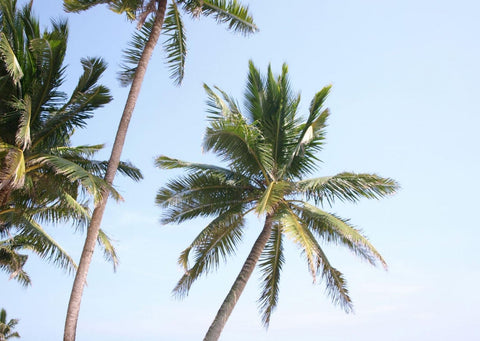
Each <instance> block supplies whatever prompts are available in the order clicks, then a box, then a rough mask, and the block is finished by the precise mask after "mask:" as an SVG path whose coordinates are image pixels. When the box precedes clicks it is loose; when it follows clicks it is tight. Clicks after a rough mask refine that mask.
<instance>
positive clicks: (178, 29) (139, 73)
mask: <svg viewBox="0 0 480 341" xmlns="http://www.w3.org/2000/svg"><path fill="white" fill-rule="evenodd" d="M99 4H107V5H108V6H109V8H110V9H111V10H113V11H115V12H118V13H125V14H126V15H127V17H128V18H129V19H131V20H135V19H136V20H137V23H138V25H137V27H138V28H140V31H139V32H138V33H137V34H135V35H134V38H133V40H132V43H131V45H130V48H128V49H127V50H126V51H125V64H124V66H123V70H122V72H121V73H120V80H121V82H122V84H123V85H129V84H130V92H129V94H128V98H127V101H126V103H125V108H124V111H123V114H122V117H121V119H120V123H119V127H118V130H117V135H116V137H115V141H114V144H113V147H112V153H111V156H110V160H109V164H108V168H107V171H106V175H105V180H106V181H107V182H108V183H109V184H111V183H112V182H113V179H114V177H115V173H116V171H117V168H118V164H119V160H120V155H121V153H122V149H123V146H124V144H125V137H126V134H127V130H128V125H129V123H130V119H131V117H132V114H133V110H134V108H135V104H136V101H137V98H138V95H139V93H140V87H141V85H142V82H143V78H144V76H145V73H146V71H147V66H148V62H149V60H150V57H151V56H152V53H153V50H154V49H155V46H156V45H157V42H158V39H159V37H160V33H161V32H162V29H163V30H164V34H166V35H167V39H166V40H165V48H166V52H167V61H168V64H169V65H170V67H171V70H172V77H173V78H174V80H175V82H176V83H177V84H180V83H181V81H182V79H183V75H184V65H185V57H186V51H187V49H186V38H185V30H184V25H183V19H182V15H181V12H182V11H183V12H185V13H186V14H189V15H192V16H194V17H199V16H211V17H213V18H214V19H215V20H216V21H217V22H218V23H225V24H227V25H228V28H229V29H231V30H233V31H236V32H241V33H244V34H247V33H251V32H255V31H256V29H257V27H256V26H255V24H254V23H253V19H252V18H251V16H250V14H249V12H248V8H247V7H244V6H242V5H241V4H239V3H238V2H237V0H171V1H168V0H64V7H65V9H66V10H67V11H70V12H79V11H83V10H87V9H89V8H90V7H92V6H95V5H99ZM167 5H168V6H167ZM167 7H168V8H167ZM106 205H107V197H106V196H105V197H104V199H103V200H102V201H101V202H100V203H98V204H97V205H96V207H95V210H94V212H93V215H92V220H91V222H90V225H89V228H88V230H87V237H86V240H85V245H84V249H83V251H82V256H81V259H80V264H79V268H78V271H77V273H76V276H75V280H74V283H73V287H72V293H71V296H70V301H69V304H68V310H67V316H66V321H65V334H64V341H73V340H75V333H76V326H77V321H78V314H79V312H80V304H81V299H82V293H83V288H84V286H85V283H86V280H87V274H88V268H89V266H90V262H91V259H92V255H93V251H94V248H95V240H96V238H97V234H98V231H99V228H100V224H101V221H102V217H103V212H104V211H105V207H106Z"/></svg>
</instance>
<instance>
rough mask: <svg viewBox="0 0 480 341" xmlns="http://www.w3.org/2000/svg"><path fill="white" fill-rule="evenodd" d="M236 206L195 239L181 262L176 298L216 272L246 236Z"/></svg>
mask: <svg viewBox="0 0 480 341" xmlns="http://www.w3.org/2000/svg"><path fill="white" fill-rule="evenodd" d="M239 209H240V206H237V208H236V210H234V211H233V212H227V213H224V214H220V215H219V216H218V217H217V218H216V219H214V220H213V221H212V222H211V223H210V224H208V225H207V227H205V228H204V229H203V230H202V232H200V234H199V235H198V236H197V237H196V238H195V240H194V241H193V242H192V244H191V245H190V246H189V247H188V248H187V249H185V250H184V251H183V252H182V254H181V255H180V258H179V260H178V262H179V264H181V265H182V266H183V267H184V268H185V274H184V275H183V276H182V278H180V280H179V281H178V283H177V285H176V286H175V288H174V289H173V293H174V294H175V296H177V297H179V298H182V297H184V296H186V295H188V292H189V291H190V288H191V286H192V284H193V282H194V281H195V280H196V279H197V278H198V277H200V276H201V275H202V274H206V273H208V272H209V271H211V270H213V269H216V268H217V267H218V266H219V264H220V261H221V260H222V259H223V260H224V261H225V260H226V258H227V257H228V256H230V255H232V254H234V253H235V250H236V246H237V245H238V243H239V242H240V240H241V238H242V235H243V229H242V228H243V225H244V213H243V214H242V213H241V212H240V211H239ZM192 251H193V258H194V265H193V266H192V267H191V268H188V262H189V261H188V260H189V256H190V254H191V253H192Z"/></svg>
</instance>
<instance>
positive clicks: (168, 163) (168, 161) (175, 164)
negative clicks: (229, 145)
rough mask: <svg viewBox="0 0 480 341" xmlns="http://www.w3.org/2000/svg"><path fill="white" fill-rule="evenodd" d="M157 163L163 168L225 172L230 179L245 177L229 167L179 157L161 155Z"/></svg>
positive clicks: (156, 160)
mask: <svg viewBox="0 0 480 341" xmlns="http://www.w3.org/2000/svg"><path fill="white" fill-rule="evenodd" d="M155 165H156V166H157V167H159V168H162V169H178V168H184V169H186V170H188V171H190V172H213V173H218V174H223V175H224V176H225V178H226V179H227V180H228V179H238V178H243V179H246V178H245V177H243V176H242V175H241V174H238V173H235V172H233V171H231V170H229V169H227V168H223V167H219V166H214V165H209V164H205V163H195V162H187V161H182V160H179V159H174V158H170V157H168V156H164V155H162V156H159V157H157V158H156V159H155Z"/></svg>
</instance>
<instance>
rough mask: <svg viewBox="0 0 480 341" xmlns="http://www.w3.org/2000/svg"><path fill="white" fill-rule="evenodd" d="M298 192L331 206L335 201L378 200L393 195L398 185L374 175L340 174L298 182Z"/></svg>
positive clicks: (318, 202)
mask: <svg viewBox="0 0 480 341" xmlns="http://www.w3.org/2000/svg"><path fill="white" fill-rule="evenodd" d="M296 185H297V188H298V190H299V192H303V193H305V194H306V195H307V198H308V199H314V200H315V202H316V203H317V204H323V202H324V201H326V202H327V203H328V204H329V205H331V204H332V203H333V202H334V200H335V199H339V200H341V201H351V202H357V201H358V200H359V199H360V198H361V197H363V198H368V199H379V198H382V197H384V196H386V195H390V194H394V193H395V192H396V191H397V190H398V188H399V185H398V183H397V182H396V181H395V180H393V179H390V178H382V177H380V176H378V175H376V174H356V173H348V172H344V173H340V174H337V175H334V176H325V177H320V178H314V179H307V180H302V181H298V182H297V183H296Z"/></svg>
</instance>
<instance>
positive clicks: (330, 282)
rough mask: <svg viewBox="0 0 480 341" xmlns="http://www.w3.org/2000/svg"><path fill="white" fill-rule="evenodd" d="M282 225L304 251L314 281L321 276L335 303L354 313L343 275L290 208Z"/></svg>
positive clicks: (284, 216)
mask: <svg viewBox="0 0 480 341" xmlns="http://www.w3.org/2000/svg"><path fill="white" fill-rule="evenodd" d="M282 225H283V226H284V230H285V233H286V235H287V236H289V237H290V238H291V239H292V240H293V241H294V242H295V243H296V244H297V245H298V246H299V247H300V248H301V249H302V251H303V253H304V255H305V257H306V258H307V262H308V267H309V269H310V272H311V274H312V277H313V281H314V282H315V281H316V278H317V275H319V274H320V275H321V276H322V279H323V280H324V281H325V286H326V290H327V293H328V295H329V296H330V297H331V298H332V301H333V303H335V304H339V305H340V306H341V307H342V308H343V309H344V310H345V312H350V311H352V309H353V306H352V302H351V299H350V296H349V295H348V289H347V287H346V281H345V279H344V278H343V275H342V274H341V273H340V271H338V270H337V269H335V268H334V267H333V266H332V265H331V264H330V262H329V261H328V258H327V256H326V255H325V253H324V252H323V250H322V248H321V247H320V245H319V244H318V242H317V240H316V239H315V237H314V235H313V234H312V232H311V231H310V230H309V229H308V227H307V225H306V224H305V223H304V222H303V221H302V220H301V219H300V218H299V217H298V216H297V215H296V214H295V213H294V212H293V211H292V210H291V209H290V208H288V209H286V210H285V211H284V215H283V217H282Z"/></svg>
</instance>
